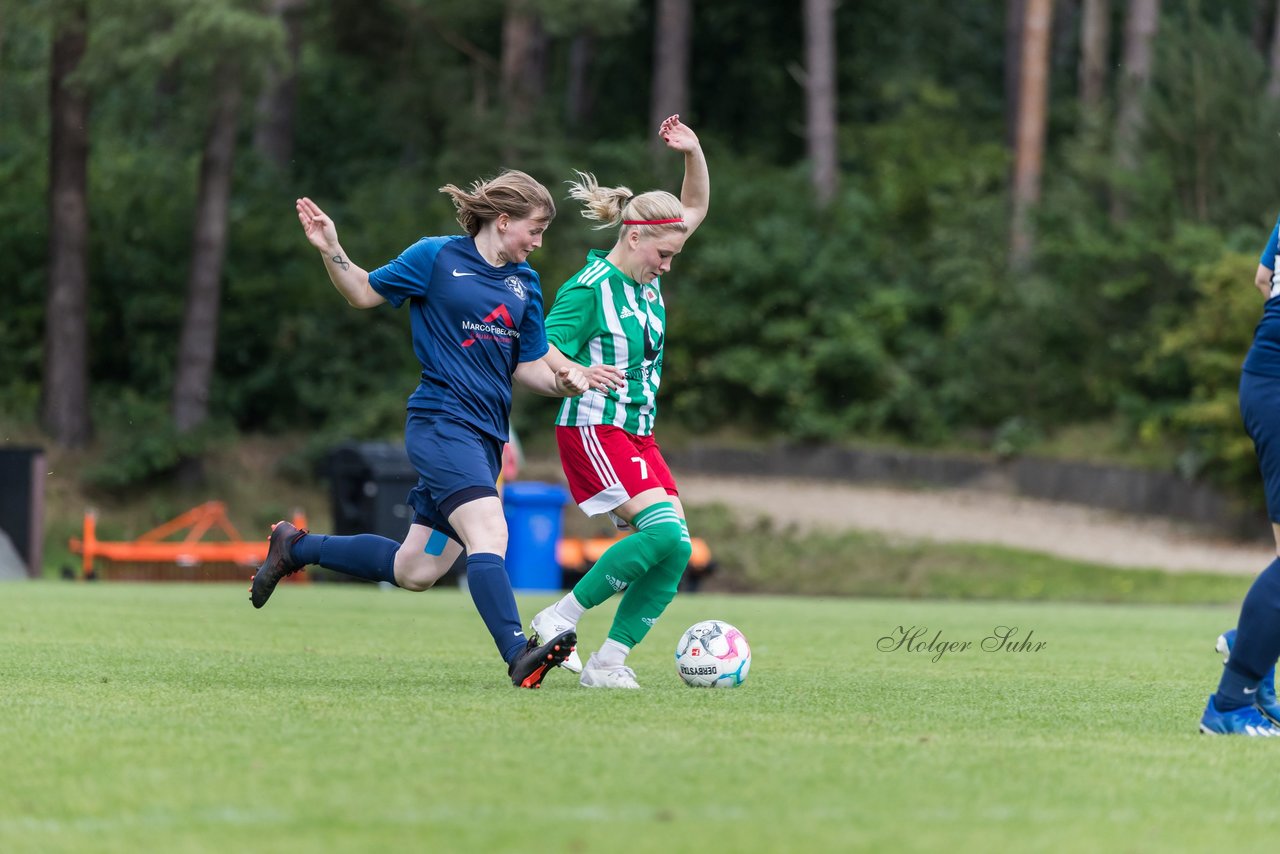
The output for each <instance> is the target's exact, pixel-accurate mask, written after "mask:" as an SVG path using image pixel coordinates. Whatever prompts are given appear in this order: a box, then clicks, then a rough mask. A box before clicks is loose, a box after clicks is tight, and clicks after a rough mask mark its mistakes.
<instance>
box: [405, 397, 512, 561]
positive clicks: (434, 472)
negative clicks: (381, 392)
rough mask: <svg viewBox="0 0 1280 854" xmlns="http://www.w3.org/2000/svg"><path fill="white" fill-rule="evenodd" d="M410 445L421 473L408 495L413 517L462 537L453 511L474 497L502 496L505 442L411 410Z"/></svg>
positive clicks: (448, 419) (464, 425)
mask: <svg viewBox="0 0 1280 854" xmlns="http://www.w3.org/2000/svg"><path fill="white" fill-rule="evenodd" d="M404 447H405V450H407V451H408V452H409V460H410V462H412V463H413V467H414V468H415V469H416V470H417V472H418V485H417V486H416V487H414V488H413V489H412V490H411V491H410V492H409V499H408V503H409V506H411V507H412V508H413V510H414V514H415V515H414V520H413V521H414V522H417V523H419V524H422V525H429V526H431V527H432V528H434V529H435V530H437V531H441V532H442V533H444V534H446V535H448V536H450V537H452V538H453V539H455V540H457V539H458V534H457V532H456V531H454V530H453V527H452V526H451V525H450V524H449V515H450V514H452V513H453V511H454V510H457V509H458V508H459V507H460V506H462V505H463V504H466V503H467V502H468V501H475V500H476V499H477V498H484V497H486V496H490V495H492V496H494V497H497V495H498V486H497V484H498V474H499V473H500V472H501V471H502V442H499V441H498V440H497V439H495V438H493V437H492V436H490V435H489V434H487V433H483V432H481V431H479V430H477V429H476V428H474V427H472V426H471V425H470V424H467V423H466V422H464V421H459V420H458V419H456V418H451V417H449V416H447V415H439V414H436V413H433V412H423V411H421V410H413V409H411V410H409V415H408V417H407V418H406V419H405V425H404ZM459 542H461V540H459Z"/></svg>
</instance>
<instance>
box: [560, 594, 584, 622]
mask: <svg viewBox="0 0 1280 854" xmlns="http://www.w3.org/2000/svg"><path fill="white" fill-rule="evenodd" d="M555 609H556V613H557V614H559V615H560V616H561V617H563V618H564V619H565V622H568V623H572V624H573V625H575V626H576V625H578V621H579V620H581V619H582V615H583V614H584V613H586V610H587V609H586V608H584V607H582V603H581V602H579V601H578V597H577V596H574V595H573V591H572V590H570V591H569V592H568V593H566V594H564V598H563V599H561V600H560V601H559V602H557V603H556V604H555Z"/></svg>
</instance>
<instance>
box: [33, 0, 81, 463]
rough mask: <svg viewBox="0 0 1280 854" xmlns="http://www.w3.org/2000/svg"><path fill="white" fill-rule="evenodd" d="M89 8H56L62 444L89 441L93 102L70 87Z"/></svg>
mask: <svg viewBox="0 0 1280 854" xmlns="http://www.w3.org/2000/svg"><path fill="white" fill-rule="evenodd" d="M88 18H89V13H88V4H87V2H86V0H71V2H63V3H59V4H58V5H57V6H56V11H55V20H56V24H55V26H56V29H55V32H54V37H53V57H52V60H51V62H50V65H49V117H50V122H49V124H50V128H49V290H48V294H47V298H46V302H45V326H44V378H43V384H42V394H43V401H42V412H41V418H42V421H43V423H44V426H45V429H46V430H48V432H49V435H50V436H51V437H52V438H53V440H54V441H55V442H57V443H58V444H60V445H63V446H66V447H81V446H83V445H85V444H86V443H87V442H88V441H89V437H90V434H91V431H92V422H91V419H90V417H89V330H88V316H89V305H88V303H89V204H88V196H89V185H88V162H89V97H88V95H87V94H86V93H85V91H84V89H83V87H82V86H73V85H69V84H68V78H69V77H70V76H71V75H72V74H73V73H75V71H76V69H77V68H78V67H79V65H80V61H81V60H82V59H83V58H84V54H85V49H86V47H87V46H88Z"/></svg>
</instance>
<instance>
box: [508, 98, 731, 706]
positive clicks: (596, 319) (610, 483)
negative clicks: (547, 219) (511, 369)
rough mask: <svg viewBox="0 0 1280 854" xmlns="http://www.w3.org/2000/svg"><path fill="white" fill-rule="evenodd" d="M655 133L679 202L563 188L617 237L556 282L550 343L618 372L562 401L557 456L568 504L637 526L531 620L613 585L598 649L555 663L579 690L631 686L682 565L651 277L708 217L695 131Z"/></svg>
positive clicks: (544, 624)
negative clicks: (671, 158)
mask: <svg viewBox="0 0 1280 854" xmlns="http://www.w3.org/2000/svg"><path fill="white" fill-rule="evenodd" d="M658 133H659V134H660V135H661V137H662V138H663V140H665V141H666V143H667V145H668V146H669V147H671V148H672V149H674V150H676V151H679V152H681V153H682V154H683V155H684V184H683V186H682V187H681V190H680V198H678V199H677V198H676V197H675V196H673V195H671V194H670V193H667V192H663V191H661V190H653V191H650V192H647V193H641V194H639V195H632V193H631V191H630V190H629V189H627V188H626V187H601V186H599V185H598V184H597V183H596V179H595V177H594V176H592V175H589V174H586V173H582V172H579V173H578V176H579V179H580V180H579V181H578V182H576V183H572V184H571V187H572V189H571V191H570V196H572V197H573V198H574V199H576V200H578V201H580V202H582V203H583V206H584V210H583V212H582V215H583V216H584V217H586V218H587V219H591V220H595V221H597V222H599V223H601V225H600V226H599V227H600V228H618V229H619V231H618V239H617V242H616V243H615V244H614V246H613V248H612V249H610V250H609V251H608V252H604V251H601V250H592V251H591V252H589V253H587V265H586V266H585V267H583V268H582V270H580V271H579V272H578V274H577V275H575V276H574V277H573V278H572V279H570V280H569V281H568V282H566V283H565V284H564V285H563V286H562V287H561V288H560V290H559V292H558V294H557V295H556V301H555V306H554V307H553V308H552V309H551V312H550V313H549V314H548V315H547V321H546V330H547V340H548V342H549V343H550V344H551V346H552V347H553V348H555V349H558V350H559V351H560V352H561V353H563V354H564V355H565V356H567V357H568V358H569V359H571V360H572V361H573V362H576V363H578V364H580V365H584V364H585V365H601V364H603V365H613V366H614V367H616V368H618V369H620V370H621V371H622V372H623V373H624V375H625V379H626V384H625V386H624V387H623V388H620V389H618V388H610V389H600V390H595V391H589V392H587V393H586V394H584V395H582V396H581V397H580V398H575V399H573V400H570V401H567V402H566V403H565V405H563V406H562V407H561V408H560V415H559V417H558V418H557V420H556V441H557V444H558V445H559V448H560V460H561V463H562V465H563V466H564V471H565V475H566V476H567V478H568V481H569V489H570V491H571V492H572V493H573V497H574V500H575V501H577V502H578V506H579V507H581V508H582V510H583V511H584V512H585V513H587V514H588V515H590V516H596V515H600V514H602V513H609V514H610V515H611V517H612V518H613V519H614V521H615V523H618V524H619V526H620V527H621V526H622V525H623V524H626V525H629V526H631V527H634V528H635V533H634V534H632V535H631V536H629V537H626V538H624V539H622V540H619V541H618V542H617V543H615V544H614V545H612V546H611V547H610V548H609V549H608V551H606V552H605V553H604V555H603V556H602V557H601V558H600V560H599V561H597V562H596V564H595V566H593V567H592V568H591V570H590V571H589V572H588V573H587V574H586V576H584V577H583V579H582V580H581V581H579V582H578V584H577V585H576V586H575V587H574V588H573V590H572V591H571V592H569V593H568V594H566V595H565V596H564V598H562V599H561V600H560V601H559V602H557V603H556V604H554V605H552V606H551V607H549V608H547V609H545V610H543V611H542V612H540V613H539V614H538V615H537V616H536V617H534V619H533V631H534V633H535V634H536V635H537V636H538V637H555V636H557V635H559V634H561V633H563V632H566V631H569V630H570V629H574V628H576V626H577V623H578V620H579V618H581V616H582V614H583V612H584V611H585V610H586V609H588V608H594V607H595V606H597V605H599V604H601V603H603V602H604V601H605V600H607V599H608V598H609V597H610V596H612V595H613V594H614V593H617V592H620V591H621V592H622V593H623V595H622V601H621V602H620V603H619V604H618V611H617V614H616V616H615V617H614V620H613V626H612V628H610V630H609V636H608V639H607V640H606V641H605V642H604V645H603V646H601V647H600V649H599V651H597V652H595V653H593V654H592V655H591V657H590V658H589V659H588V660H587V663H586V666H585V667H584V666H583V665H582V662H581V660H580V658H579V657H578V655H577V653H576V651H575V652H574V653H573V654H572V655H571V656H570V657H569V658H568V659H566V660H565V662H563V664H562V666H564V667H567V668H568V669H570V670H573V671H575V672H581V673H582V679H581V681H582V684H583V685H585V686H587V687H589V688H639V687H640V686H639V684H638V683H637V682H636V676H635V672H634V671H632V669H631V668H629V667H627V664H626V661H627V654H628V653H630V652H631V649H632V648H633V647H634V646H635V645H636V644H638V643H639V642H640V641H641V640H643V639H644V636H645V634H646V633H648V631H649V629H650V628H652V627H653V624H654V623H655V622H656V621H657V619H658V617H659V616H661V614H662V612H663V610H664V609H665V608H666V607H667V605H668V604H669V603H670V602H671V599H672V598H673V597H674V596H675V594H676V587H677V585H678V584H679V582H680V576H681V574H682V573H683V572H684V569H685V565H686V564H687V563H688V561H689V552H690V542H689V527H688V525H687V524H686V522H685V518H684V507H683V506H681V504H680V498H679V495H678V492H677V490H676V483H675V479H674V478H673V477H672V476H671V470H670V469H668V468H667V464H666V462H664V461H663V459H662V452H661V450H660V449H659V448H658V443H657V442H656V441H654V438H653V423H654V417H655V415H656V414H657V394H658V384H659V382H660V381H661V379H662V349H663V343H664V340H665V333H666V306H665V304H664V303H663V300H662V281H661V277H662V275H663V274H665V273H666V272H667V271H668V270H670V269H671V259H672V258H674V257H675V256H676V255H677V254H679V252H680V250H681V249H682V248H683V247H684V243H685V241H686V240H687V239H688V238H689V235H691V234H693V232H694V231H695V230H696V229H697V228H698V226H699V225H700V224H701V223H702V220H703V219H704V218H705V217H706V215H707V207H708V205H709V203H710V198H711V182H710V179H709V177H708V175H707V161H706V158H705V157H704V156H703V153H702V146H701V145H700V144H699V143H698V137H697V134H695V133H694V132H693V131H692V130H691V129H690V128H689V127H687V126H686V125H684V124H681V122H680V117H679V116H672V117H671V118H669V119H667V120H666V121H664V122H663V123H662V126H661V128H660V129H659V131H658Z"/></svg>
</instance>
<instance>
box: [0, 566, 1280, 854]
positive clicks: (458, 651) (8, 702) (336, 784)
mask: <svg viewBox="0 0 1280 854" xmlns="http://www.w3.org/2000/svg"><path fill="white" fill-rule="evenodd" d="M1244 587H1245V584H1244V583H1243V582H1242V584H1241V594H1242V595H1243V592H1244ZM246 600H247V594H246V593H245V591H244V589H243V588H242V587H240V586H228V585H203V586H200V585H192V586H182V585H171V586H163V585H151V586H142V585H128V584H116V585H111V584H97V585H86V584H65V583H58V582H37V583H30V584H20V583H19V584H8V585H4V586H0V769H3V773H0V851H5V852H12V851H21V852H25V851H39V852H51V851H75V852H82V851H121V852H126V851H127V852H136V851H166V852H171V851H233V850H253V851H308V852H310V851H353V850H359V851H478V852H489V851H512V852H532V851H564V852H625V851H637V852H649V851H660V850H662V851H708V850H714V851H730V852H736V851H787V852H791V851H797V852H799V851H851V850H871V851H885V850H920V851H938V850H948V851H961V850H972V851H990V850H999V849H1006V850H1010V851H1020V852H1021V851H1040V850H1061V851H1084V850H1124V851H1165V850H1196V849H1199V850H1206V849H1209V848H1211V847H1220V846H1221V845H1222V844H1224V841H1226V840H1228V838H1229V842H1227V844H1229V845H1230V846H1231V847H1232V848H1237V847H1247V846H1250V845H1257V846H1268V845H1270V844H1271V843H1272V842H1273V841H1274V838H1275V835H1274V824H1273V818H1272V814H1273V811H1274V802H1273V801H1272V797H1274V795H1273V793H1272V792H1271V791H1270V785H1272V783H1273V780H1274V775H1275V769H1276V767H1277V764H1278V761H1280V745H1277V744H1274V743H1271V742H1269V741H1263V742H1258V741H1253V740H1248V739H1226V738H1216V739H1215V738H1207V737H1203V736H1200V735H1197V734H1196V722H1197V719H1198V716H1199V714H1200V711H1201V709H1202V708H1203V704H1204V701H1205V697H1206V695H1207V694H1208V693H1209V692H1210V691H1211V689H1212V688H1213V686H1214V685H1215V683H1216V679H1217V674H1218V673H1219V671H1220V667H1219V663H1218V658H1217V657H1216V656H1215V655H1214V654H1213V652H1212V651H1211V647H1212V643H1213V639H1214V637H1215V636H1216V635H1217V633H1218V632H1219V631H1220V630H1221V629H1223V628H1225V627H1226V626H1228V625H1229V624H1231V623H1232V622H1233V621H1234V618H1235V609H1234V608H1231V607H1223V606H1214V607H1196V606H1135V605H1083V604H1068V605H1064V604H1036V603H1025V604H1002V603H994V602H968V603H944V602H927V601H906V600H874V601H867V600H857V599H819V598H799V597H790V598H784V597H763V596H736V597H735V596H709V595H701V596H697V595H684V596H681V597H679V598H677V600H676V602H675V603H674V604H673V605H672V607H671V609H670V610H669V612H668V614H667V616H666V617H665V618H664V620H663V621H662V623H660V624H659V626H658V627H657V628H656V629H654V631H653V633H652V635H651V636H650V639H649V642H648V643H646V644H645V645H643V646H641V647H640V648H639V649H638V650H637V651H636V653H635V654H634V655H633V656H632V658H633V663H634V665H635V669H636V671H637V674H638V676H639V678H640V680H641V682H642V684H644V686H645V688H644V690H643V691H640V692H617V693H614V692H594V691H587V690H585V689H581V688H579V687H578V686H577V684H576V681H575V680H574V679H573V678H572V677H571V676H570V675H569V674H568V673H563V672H557V673H553V674H551V676H550V677H549V678H548V680H547V683H546V686H545V687H544V689H543V690H541V691H537V692H534V691H518V690H515V689H513V688H511V687H510V686H509V684H508V683H507V681H506V678H505V673H504V671H503V669H502V667H501V665H500V664H498V663H496V661H497V658H496V654H495V653H494V650H493V649H492V647H491V644H490V641H489V639H488V636H487V634H486V633H485V632H484V629H483V626H482V624H481V623H480V620H479V619H478V617H477V616H476V615H475V613H474V611H473V609H472V607H471V604H470V602H469V600H468V599H466V597H465V594H459V593H458V592H457V591H456V590H441V591H432V592H430V593H426V594H420V595H411V594H408V593H402V592H399V591H392V592H382V591H378V590H376V589H373V588H369V587H364V586H361V587H352V586H345V585H341V586H339V585H332V586H329V585H316V586H312V587H286V588H282V589H281V591H280V592H279V594H278V595H277V597H276V598H275V599H273V600H272V602H271V604H270V605H269V606H268V607H267V608H266V609H264V610H263V611H261V612H256V611H254V610H253V609H252V608H251V607H250V606H249V604H248V602H247V601H246ZM547 601H549V599H548V597H525V598H522V608H523V610H524V612H525V614H526V615H528V614H531V613H533V610H534V609H535V608H537V607H540V606H541V605H543V604H545V603H546V602H547ZM603 610H604V611H606V612H611V608H610V607H608V606H606V608H605V609H603ZM608 616H609V613H603V614H595V613H592V614H589V615H588V617H587V619H586V620H585V621H584V623H583V625H582V630H583V634H584V638H585V643H587V644H588V645H591V646H594V645H595V644H598V643H599V641H600V639H601V638H602V635H603V633H604V631H605V630H606V628H607V618H608ZM709 617H715V618H719V619H724V620H728V621H729V622H732V623H734V624H735V625H737V626H738V627H739V628H741V629H742V630H743V631H744V632H745V633H746V635H747V637H748V638H749V639H750V640H751V642H752V645H753V648H754V653H755V659H754V662H753V665H752V669H751V676H750V679H749V680H748V681H747V683H746V684H745V685H744V686H743V687H741V688H739V689H736V690H728V691H709V690H698V689H690V688H686V687H684V685H683V684H682V683H681V682H680V681H679V680H678V678H677V676H676V675H675V672H674V667H673V661H672V649H673V648H674V645H675V641H676V639H677V637H678V636H679V634H680V632H681V631H682V630H683V629H684V628H685V627H686V626H687V625H689V624H691V623H693V622H695V621H697V620H700V619H703V618H709ZM1000 625H1004V626H1017V627H1018V629H1019V634H1018V636H1017V637H1016V638H1015V639H1021V638H1023V637H1025V636H1026V634H1027V633H1029V632H1034V635H1033V637H1032V642H1033V643H1034V642H1043V643H1044V644H1045V646H1044V648H1043V649H1041V650H1040V651H1038V652H1031V651H1024V652H1008V651H1004V652H983V651H980V650H979V649H978V648H977V647H978V644H979V642H980V641H981V640H982V639H983V638H984V637H985V636H987V635H990V634H991V633H992V631H993V630H994V628H995V627H996V626H1000ZM899 626H901V627H904V628H907V627H911V626H916V627H927V628H928V633H927V636H926V637H928V638H932V637H933V636H934V634H935V633H936V632H937V631H938V630H941V632H942V636H943V640H944V641H945V640H952V641H957V642H962V641H970V642H972V643H973V644H974V648H971V649H969V650H964V651H953V652H949V653H946V654H944V655H943V656H942V657H941V659H940V660H938V661H934V660H933V658H934V656H933V655H932V654H931V653H927V652H915V653H912V652H907V651H905V650H902V649H898V650H896V651H888V652H884V651H880V650H878V649H877V641H878V639H880V638H882V637H885V636H890V635H894V634H896V633H897V630H898V627H899ZM1224 822H1226V823H1228V826H1229V828H1230V833H1229V837H1228V836H1227V835H1226V831H1225V830H1224V825H1223V823H1224Z"/></svg>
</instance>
